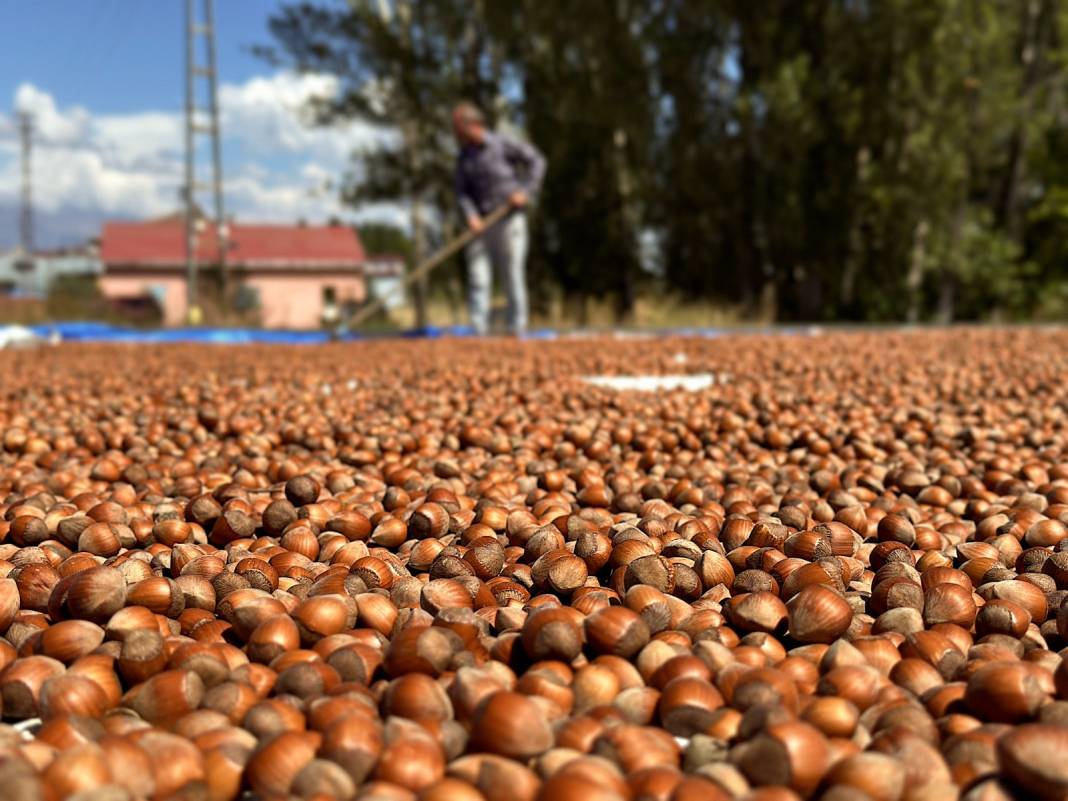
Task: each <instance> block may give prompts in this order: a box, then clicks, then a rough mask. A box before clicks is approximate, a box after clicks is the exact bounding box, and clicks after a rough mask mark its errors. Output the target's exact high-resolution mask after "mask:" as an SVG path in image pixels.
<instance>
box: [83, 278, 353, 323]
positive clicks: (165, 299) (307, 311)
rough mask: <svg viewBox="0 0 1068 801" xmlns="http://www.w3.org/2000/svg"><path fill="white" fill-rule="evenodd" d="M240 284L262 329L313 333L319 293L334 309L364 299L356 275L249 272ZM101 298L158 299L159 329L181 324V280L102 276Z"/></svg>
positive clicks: (183, 307) (183, 310)
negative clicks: (252, 294)
mask: <svg viewBox="0 0 1068 801" xmlns="http://www.w3.org/2000/svg"><path fill="white" fill-rule="evenodd" d="M243 283H244V285H245V286H248V287H250V288H252V289H255V290H256V291H257V292H258V294H259V302H260V310H261V322H262V324H263V325H264V326H265V327H267V328H318V327H319V325H320V322H321V315H322V312H323V289H324V288H325V287H333V288H334V296H335V299H336V301H337V303H338V305H339V306H340V305H343V304H344V303H346V302H348V301H352V302H356V303H360V302H363V301H364V300H365V298H366V296H367V283H366V281H365V279H364V277H363V276H362V275H360V274H358V273H356V274H354V273H336V272H333V273H312V274H308V273H254V274H252V275H247V276H246V277H245V280H244V282H243ZM99 286H100V291H101V292H102V293H103V294H104V296H105V297H109V298H119V297H131V296H137V295H145V294H153V293H152V291H151V290H152V288H154V287H155V288H158V290H157V291H159V290H161V294H162V306H163V324H164V325H168V326H175V325H182V324H183V323H184V322H185V313H186V303H185V299H186V294H185V286H186V284H185V277H184V276H183V275H179V274H174V273H170V274H167V273H150V274H146V273H144V272H142V273H139V274H105V275H103V276H101V277H100V282H99Z"/></svg>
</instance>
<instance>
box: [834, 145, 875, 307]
mask: <svg viewBox="0 0 1068 801" xmlns="http://www.w3.org/2000/svg"><path fill="white" fill-rule="evenodd" d="M870 161H871V150H870V149H869V148H868V146H867V145H864V146H862V147H861V148H860V149H858V150H857V159H856V187H855V190H854V196H855V197H856V202H855V203H854V204H853V212H852V218H851V219H850V221H849V237H848V247H849V251H848V253H847V255H846V263H845V269H844V270H843V271H842V282H841V285H840V286H839V290H838V303H839V307H840V308H841V309H842V310H843V311H848V310H849V309H850V308H851V307H852V305H853V300H854V298H855V297H856V289H857V276H858V275H859V274H860V260H861V250H862V249H863V247H864V242H863V238H862V236H861V232H860V231H861V226H862V225H863V223H864V208H865V194H864V193H865V191H866V190H867V181H868V172H869V170H868V164H869V163H870Z"/></svg>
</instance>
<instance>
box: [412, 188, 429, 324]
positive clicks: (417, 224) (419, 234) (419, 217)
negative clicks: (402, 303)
mask: <svg viewBox="0 0 1068 801" xmlns="http://www.w3.org/2000/svg"><path fill="white" fill-rule="evenodd" d="M411 221H412V267H415V266H416V265H417V264H419V263H420V262H421V261H422V260H423V258H424V257H425V255H426V228H425V226H424V223H423V201H422V198H420V197H419V195H418V194H416V195H414V196H413V197H412V212H411ZM412 300H413V302H414V303H415V326H416V328H425V327H426V326H427V323H428V318H427V309H426V304H427V279H426V276H425V275H424V276H423V277H422V278H420V279H419V280H418V281H416V282H415V284H414V285H413V286H412Z"/></svg>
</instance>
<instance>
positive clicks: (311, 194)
mask: <svg viewBox="0 0 1068 801" xmlns="http://www.w3.org/2000/svg"><path fill="white" fill-rule="evenodd" d="M280 5H281V3H280V2H278V0H216V3H215V14H216V29H217V41H216V48H217V54H218V66H219V81H220V103H221V106H222V116H223V132H224V154H223V155H224V173H225V177H226V196H227V200H226V202H227V206H228V207H229V209H230V210H232V211H234V213H236V214H237V215H238V216H239V217H242V218H245V219H258V220H273V221H279V222H281V221H287V220H293V219H296V218H297V217H303V218H305V219H308V220H312V221H315V220H320V219H324V218H326V217H328V216H332V215H337V216H342V217H346V218H350V219H351V218H353V216H354V215H353V213H352V211H351V210H347V209H343V208H341V207H340V206H339V205H338V203H337V201H336V197H335V195H334V193H333V192H332V191H331V190H330V189H329V182H330V181H334V180H336V179H337V178H339V177H340V176H341V174H342V173H343V172H344V171H345V170H346V169H349V167H350V164H351V162H350V155H351V153H352V151H353V150H360V149H367V148H371V147H375V146H381V143H382V142H383V141H384V140H386V139H387V138H388V134H387V133H385V132H382V131H376V130H374V129H372V128H369V127H368V126H365V125H362V124H359V123H354V124H352V125H349V126H346V127H345V128H343V129H329V130H323V129H310V128H308V127H307V126H306V125H305V124H304V122H303V120H302V117H301V113H300V109H301V107H302V105H303V102H304V100H306V99H307V98H308V97H309V96H311V95H313V94H319V93H329V92H330V91H331V90H332V88H333V83H332V81H331V80H330V79H329V78H328V77H326V76H296V75H292V74H288V73H284V72H279V71H277V70H276V69H274V68H273V67H271V66H269V65H267V64H265V63H264V62H262V61H261V60H259V59H258V58H256V57H255V56H254V55H253V54H252V53H251V52H250V49H251V47H252V46H253V45H256V44H264V43H267V42H269V33H268V30H267V21H268V18H269V17H270V15H271V13H272V11H274V10H276V9H277V8H278V7H280ZM184 15H185V3H184V0H33V1H32V2H27V1H26V0H0V20H2V23H3V28H4V29H5V32H6V33H7V34H8V35H7V36H5V37H4V47H2V48H0V247H5V246H10V245H11V244H13V242H14V240H15V237H16V230H15V220H16V218H17V202H18V193H19V185H18V184H19V180H18V175H19V163H18V146H17V134H16V128H15V124H14V120H15V113H16V111H17V110H18V109H27V110H30V111H31V112H33V114H34V116H35V119H36V121H37V129H38V131H37V136H36V137H35V159H34V183H35V194H36V197H37V203H36V204H35V206H36V208H35V212H36V217H37V229H38V230H37V239H38V241H39V242H40V243H41V244H43V245H55V244H62V243H66V242H71V241H76V240H77V239H79V238H82V237H84V236H86V235H91V234H92V232H93V231H94V229H95V228H96V227H98V225H99V222H100V221H101V220H103V219H107V218H111V217H126V218H130V217H134V218H136V217H143V216H153V215H155V214H159V213H167V212H168V211H170V210H172V207H174V206H175V205H176V204H177V198H178V195H179V191H180V185H181V175H182V166H183V165H182V150H181V148H182V110H183V108H184V97H185V85H184V23H185V16H184ZM206 144H207V143H206V141H205V142H204V147H202V148H201V149H200V150H198V158H199V161H200V163H201V164H202V165H203V166H205V167H206V166H207V164H208V153H209V151H208V148H207V147H206ZM206 175H207V173H206V172H205V173H204V176H205V177H206ZM395 215H396V210H395V209H391V208H389V207H381V208H377V209H366V210H363V212H362V215H356V216H357V217H359V216H371V217H377V218H383V217H384V218H391V217H394V216H395Z"/></svg>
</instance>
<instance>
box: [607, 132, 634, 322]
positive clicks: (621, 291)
mask: <svg viewBox="0 0 1068 801" xmlns="http://www.w3.org/2000/svg"><path fill="white" fill-rule="evenodd" d="M612 145H613V150H612V155H613V159H612V166H613V169H614V171H615V178H616V191H617V192H618V193H619V201H620V205H621V206H622V209H621V217H622V223H623V228H624V231H623V240H624V243H625V245H624V247H627V248H628V249H629V250H630V251H631V252H630V253H628V254H625V258H624V261H623V263H622V264H620V265H619V268H620V269H619V270H618V271H617V273H616V309H615V316H616V323H617V324H622V323H624V322H626V321H628V320H629V319H630V318H631V317H632V316H633V313H634V303H635V300H636V298H635V289H634V268H633V266H632V262H633V260H634V259H635V258H636V257H635V256H633V252H634V250H635V249H636V248H638V242H637V231H638V213H637V209H636V208H635V206H634V200H633V194H634V193H633V188H634V181H633V177H632V175H631V170H630V165H629V164H628V162H627V132H626V131H624V130H623V129H622V128H616V129H615V131H614V132H613V135H612Z"/></svg>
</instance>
